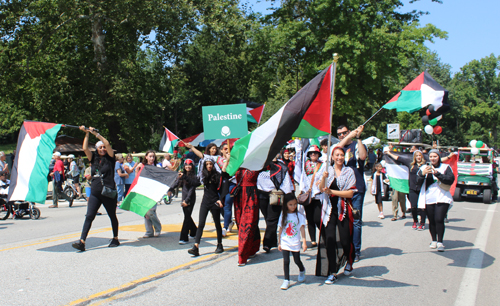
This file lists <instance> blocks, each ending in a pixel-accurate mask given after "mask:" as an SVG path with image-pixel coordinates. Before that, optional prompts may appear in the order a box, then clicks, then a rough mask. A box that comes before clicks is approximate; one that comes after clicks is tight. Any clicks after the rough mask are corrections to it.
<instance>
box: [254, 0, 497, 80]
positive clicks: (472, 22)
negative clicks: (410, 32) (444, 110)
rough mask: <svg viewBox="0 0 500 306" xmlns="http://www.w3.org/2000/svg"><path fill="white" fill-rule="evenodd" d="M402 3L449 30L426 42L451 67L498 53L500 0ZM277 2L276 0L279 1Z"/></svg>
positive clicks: (262, 8) (259, 7)
mask: <svg viewBox="0 0 500 306" xmlns="http://www.w3.org/2000/svg"><path fill="white" fill-rule="evenodd" d="M402 1H403V3H405V5H404V6H403V8H402V11H411V10H414V9H415V10H421V11H427V12H429V15H425V16H422V17H421V18H420V23H421V24H422V25H425V24H428V23H431V24H433V25H435V26H436V27H437V28H439V29H441V30H443V31H446V32H448V39H446V40H444V39H437V40H435V41H434V43H430V42H427V43H426V46H427V47H428V48H429V49H430V50H432V51H436V53H437V54H438V55H439V57H440V58H441V62H443V63H446V64H450V66H451V71H452V72H453V73H456V72H458V71H460V68H461V67H463V66H464V65H465V64H467V63H468V62H470V61H472V60H474V59H477V60H479V59H481V58H483V57H486V56H489V55H490V54H492V53H493V54H494V55H495V56H497V57H498V56H500V15H499V12H500V0H442V2H443V4H439V3H435V2H432V1H431V0H420V1H417V2H416V3H412V4H409V2H410V1H409V0H402ZM249 2H250V3H251V4H252V7H253V10H254V11H256V12H260V13H262V14H269V13H271V12H272V11H269V10H266V9H267V8H268V7H270V6H271V5H270V2H268V1H264V0H262V1H259V0H249ZM278 3H279V1H278Z"/></svg>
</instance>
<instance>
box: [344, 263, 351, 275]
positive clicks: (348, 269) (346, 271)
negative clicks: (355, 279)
mask: <svg viewBox="0 0 500 306" xmlns="http://www.w3.org/2000/svg"><path fill="white" fill-rule="evenodd" d="M352 270H353V268H352V266H351V264H350V263H347V264H346V265H345V268H344V275H347V276H348V275H351V274H352Z"/></svg>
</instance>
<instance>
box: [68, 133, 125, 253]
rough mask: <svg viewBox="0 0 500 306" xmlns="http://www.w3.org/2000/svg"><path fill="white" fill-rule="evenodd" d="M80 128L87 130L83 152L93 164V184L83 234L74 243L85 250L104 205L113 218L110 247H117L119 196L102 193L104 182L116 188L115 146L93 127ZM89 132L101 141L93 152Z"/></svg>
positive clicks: (107, 185) (78, 248)
mask: <svg viewBox="0 0 500 306" xmlns="http://www.w3.org/2000/svg"><path fill="white" fill-rule="evenodd" d="M80 130H82V131H84V132H85V138H84V139H83V152H85V155H86V156H87V158H88V159H89V162H90V165H91V176H92V184H91V185H90V186H91V187H90V197H89V198H88V203H87V214H86V215H85V223H84V224H83V230H82V235H81V236H80V240H79V241H78V242H75V243H73V244H72V247H74V248H75V249H77V250H80V251H82V252H83V251H85V240H86V239H87V235H88V233H89V230H90V227H91V226H92V221H94V218H95V216H96V214H97V211H98V210H99V207H101V204H102V205H104V208H105V209H106V212H107V213H108V216H109V219H110V220H111V227H112V229H113V239H112V240H111V243H110V244H109V247H117V246H119V245H120V242H119V241H118V218H116V204H117V196H116V195H115V197H114V198H109V197H106V196H104V195H102V188H103V183H104V186H106V187H110V188H113V189H115V190H116V185H115V180H114V170H115V158H114V156H115V154H114V152H113V148H111V145H110V144H109V142H108V141H107V140H106V138H104V137H102V136H101V134H99V133H98V132H96V130H95V129H94V128H93V127H89V128H88V129H87V128H85V127H84V126H80ZM89 133H92V134H93V135H94V136H95V137H97V139H99V142H97V144H96V145H95V147H96V151H94V152H91V151H90V150H89Z"/></svg>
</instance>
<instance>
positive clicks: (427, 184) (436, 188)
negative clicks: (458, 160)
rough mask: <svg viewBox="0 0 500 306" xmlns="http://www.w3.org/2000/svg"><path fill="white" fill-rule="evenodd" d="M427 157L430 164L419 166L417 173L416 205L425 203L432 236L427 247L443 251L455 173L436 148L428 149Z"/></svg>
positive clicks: (451, 203)
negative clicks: (420, 185) (419, 186)
mask: <svg viewBox="0 0 500 306" xmlns="http://www.w3.org/2000/svg"><path fill="white" fill-rule="evenodd" d="M429 159H430V161H431V162H430V165H424V166H422V167H420V169H419V171H418V173H417V184H422V187H421V189H420V195H419V198H418V204H419V205H418V206H419V207H421V206H423V205H424V204H425V212H426V214H427V217H428V219H429V232H430V234H431V238H432V242H431V244H430V246H429V247H430V248H431V249H436V248H437V250H438V251H439V252H443V251H444V245H443V237H444V228H445V226H444V218H445V217H446V214H447V213H448V209H449V208H450V207H451V206H452V205H453V197H452V195H451V193H450V186H451V185H452V184H453V183H454V182H455V175H454V174H453V170H451V167H450V166H449V165H447V164H444V163H442V162H441V157H440V155H439V151H438V150H436V149H432V150H430V151H429Z"/></svg>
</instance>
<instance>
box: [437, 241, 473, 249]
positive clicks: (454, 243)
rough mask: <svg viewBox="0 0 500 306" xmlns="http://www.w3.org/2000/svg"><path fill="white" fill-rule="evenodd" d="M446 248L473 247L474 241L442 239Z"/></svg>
mask: <svg viewBox="0 0 500 306" xmlns="http://www.w3.org/2000/svg"><path fill="white" fill-rule="evenodd" d="M444 243H445V246H446V250H453V249H459V248H463V247H473V246H474V243H472V242H469V241H463V240H446V239H445V240H444Z"/></svg>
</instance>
